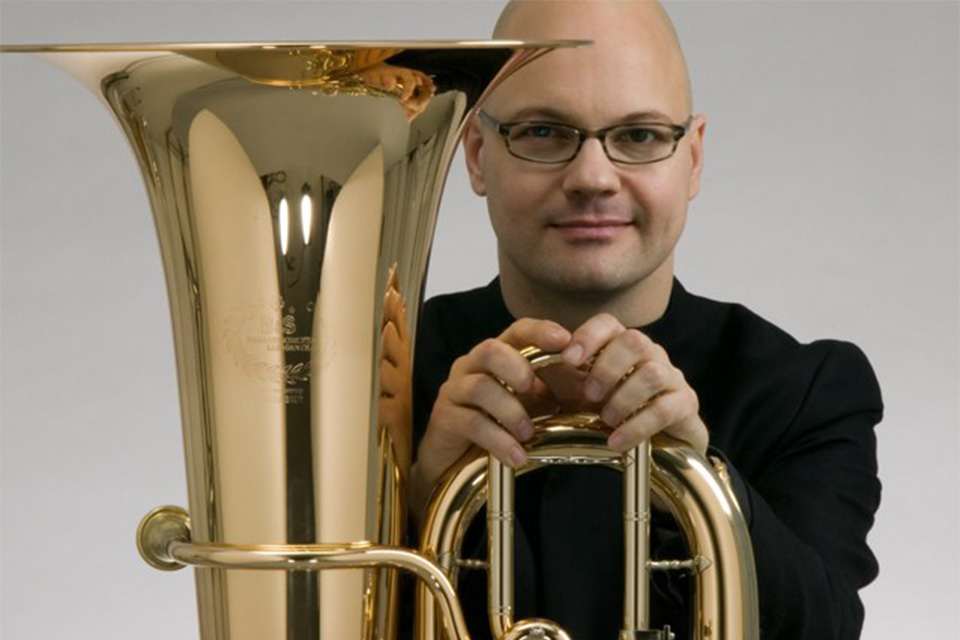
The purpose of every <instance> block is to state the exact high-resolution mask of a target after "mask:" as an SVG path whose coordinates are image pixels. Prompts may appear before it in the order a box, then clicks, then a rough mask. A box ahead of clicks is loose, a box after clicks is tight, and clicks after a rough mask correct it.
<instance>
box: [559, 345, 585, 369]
mask: <svg viewBox="0 0 960 640" xmlns="http://www.w3.org/2000/svg"><path fill="white" fill-rule="evenodd" d="M581 358H583V345H582V344H580V343H579V342H574V343H573V344H572V345H570V346H569V347H567V348H566V349H564V351H563V359H564V360H566V361H567V362H568V363H570V364H580V359H581Z"/></svg>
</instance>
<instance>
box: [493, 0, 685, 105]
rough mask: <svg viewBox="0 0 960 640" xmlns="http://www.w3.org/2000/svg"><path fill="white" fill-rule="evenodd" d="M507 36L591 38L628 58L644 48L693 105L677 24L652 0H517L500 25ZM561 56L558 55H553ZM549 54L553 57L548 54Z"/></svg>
mask: <svg viewBox="0 0 960 640" xmlns="http://www.w3.org/2000/svg"><path fill="white" fill-rule="evenodd" d="M494 37H495V38H503V39H521V40H522V39H589V40H594V41H595V43H596V44H595V47H597V48H602V49H604V50H607V51H609V55H614V56H615V55H617V51H618V50H619V51H621V52H622V54H623V55H624V57H629V56H630V55H632V54H635V53H637V52H638V51H640V50H642V52H643V53H644V54H645V55H648V56H651V57H654V58H655V59H656V61H657V64H658V65H662V66H663V69H662V71H663V72H665V73H666V74H668V75H670V76H673V79H674V82H675V83H677V86H678V87H679V89H680V90H681V92H682V94H683V101H684V103H685V108H686V111H688V112H689V111H690V110H691V109H692V97H691V90H690V77H689V73H688V71H687V65H686V61H685V60H684V57H683V51H682V50H681V48H680V42H679V40H678V38H677V35H676V31H675V30H674V28H673V23H672V22H671V21H670V17H669V16H668V15H667V13H666V11H665V10H664V9H663V7H662V6H661V5H660V3H659V2H653V1H651V0H512V1H511V2H510V3H509V4H508V5H507V6H506V8H505V9H504V11H503V13H502V14H501V16H500V20H499V21H498V22H497V25H496V28H495V29H494ZM551 55H556V54H551ZM548 57H549V56H548Z"/></svg>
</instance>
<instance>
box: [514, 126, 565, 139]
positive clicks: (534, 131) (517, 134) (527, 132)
mask: <svg viewBox="0 0 960 640" xmlns="http://www.w3.org/2000/svg"><path fill="white" fill-rule="evenodd" d="M513 137H514V138H528V139H544V138H564V137H567V136H565V135H564V132H563V130H562V129H561V128H559V127H555V126H553V125H550V124H527V125H521V126H518V127H516V128H515V129H514V131H513Z"/></svg>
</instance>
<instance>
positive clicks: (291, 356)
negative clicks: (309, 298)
mask: <svg viewBox="0 0 960 640" xmlns="http://www.w3.org/2000/svg"><path fill="white" fill-rule="evenodd" d="M298 311H299V313H298ZM312 311H313V305H309V308H305V309H301V310H298V309H297V308H296V307H293V306H285V305H284V304H283V303H282V301H281V302H280V303H279V304H277V303H274V304H270V303H260V304H256V303H254V304H249V305H245V306H243V307H240V308H238V309H237V310H236V311H235V312H234V313H232V314H230V315H229V316H227V318H226V320H225V321H224V324H223V333H222V335H223V338H224V341H225V344H226V348H227V351H228V352H229V354H230V356H231V359H232V361H233V364H234V366H236V367H237V369H239V370H240V372H241V373H242V374H243V375H245V376H247V377H249V378H254V379H256V380H260V381H262V382H265V383H269V387H270V388H271V391H273V392H284V391H286V401H287V403H288V404H299V403H300V402H301V401H302V399H303V393H302V392H301V393H290V391H291V389H290V387H295V386H298V385H303V384H305V383H307V382H308V381H309V380H310V374H311V370H312V366H311V360H310V353H311V351H312V349H313V338H312V337H311V336H310V335H309V334H308V335H297V333H298V327H299V326H300V325H306V326H309V325H310V323H311V320H312ZM303 316H306V317H303Z"/></svg>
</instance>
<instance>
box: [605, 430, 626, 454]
mask: <svg viewBox="0 0 960 640" xmlns="http://www.w3.org/2000/svg"><path fill="white" fill-rule="evenodd" d="M625 440H626V438H625V437H624V435H623V434H622V433H620V432H614V433H613V435H611V436H610V437H609V438H608V439H607V446H608V447H610V448H611V449H613V450H614V451H623V450H624V448H625V447H624V445H625V444H626V442H625Z"/></svg>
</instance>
